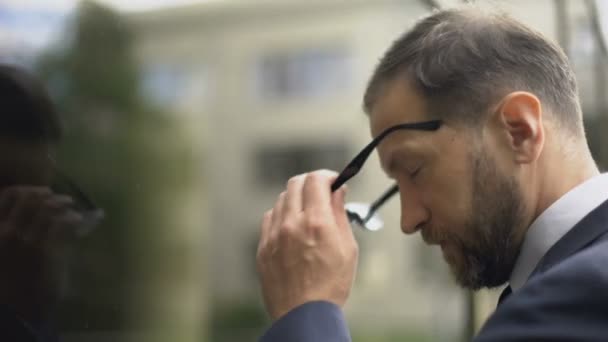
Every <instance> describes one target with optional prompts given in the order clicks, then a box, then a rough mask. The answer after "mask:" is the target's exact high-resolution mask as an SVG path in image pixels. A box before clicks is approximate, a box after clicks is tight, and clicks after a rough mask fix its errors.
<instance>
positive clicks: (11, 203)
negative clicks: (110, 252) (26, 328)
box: [0, 186, 82, 316]
mask: <svg viewBox="0 0 608 342" xmlns="http://www.w3.org/2000/svg"><path fill="white" fill-rule="evenodd" d="M81 222H82V217H81V215H80V214H78V213H77V212H75V211H74V209H72V199H71V198H70V197H69V196H65V195H58V194H55V193H53V192H52V191H51V190H50V189H48V188H46V187H38V186H11V187H7V188H5V189H3V190H2V191H0V279H2V282H1V283H0V302H2V303H3V304H8V305H10V306H12V307H14V308H15V309H17V310H18V311H21V314H22V315H26V316H31V315H35V314H36V313H35V312H34V311H36V310H39V311H43V310H44V306H45V305H48V304H49V303H50V302H51V301H53V300H55V299H56V298H55V297H56V296H58V295H59V291H60V290H61V289H60V286H61V284H60V282H61V281H62V280H63V279H62V277H63V276H64V272H65V264H66V262H67V245H68V242H69V241H70V240H71V239H72V238H73V234H72V229H73V228H74V227H75V226H76V225H78V224H79V223H81Z"/></svg>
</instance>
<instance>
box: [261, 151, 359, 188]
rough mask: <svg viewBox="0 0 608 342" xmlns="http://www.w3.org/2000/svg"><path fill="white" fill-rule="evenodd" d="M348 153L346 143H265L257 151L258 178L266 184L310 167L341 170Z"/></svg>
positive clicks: (274, 182)
mask: <svg viewBox="0 0 608 342" xmlns="http://www.w3.org/2000/svg"><path fill="white" fill-rule="evenodd" d="M348 155H349V154H348V148H347V147H346V144H344V143H330V144H322V145H321V144H319V145H287V146H285V145H283V146H280V145H278V144H277V145H271V146H263V147H261V148H259V150H258V152H257V153H256V154H255V158H256V159H255V169H256V176H257V180H258V181H259V182H260V184H262V185H266V186H267V185H271V186H274V185H284V184H285V182H286V181H287V180H288V179H289V178H291V177H292V176H294V175H297V174H300V173H304V172H308V171H311V170H316V169H331V170H340V169H342V168H343V167H344V165H345V164H346V163H347V162H348V160H347V159H348Z"/></svg>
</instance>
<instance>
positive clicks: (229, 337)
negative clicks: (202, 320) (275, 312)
mask: <svg viewBox="0 0 608 342" xmlns="http://www.w3.org/2000/svg"><path fill="white" fill-rule="evenodd" d="M269 325H270V321H269V319H268V316H267V315H266V313H265V311H264V308H263V307H262V305H261V303H258V302H256V301H244V302H239V303H217V304H216V305H214V310H213V315H212V317H211V324H210V328H211V341H214V342H232V341H255V340H257V339H258V338H259V337H260V336H261V334H262V333H263V332H264V329H265V328H267V327H268V326H269Z"/></svg>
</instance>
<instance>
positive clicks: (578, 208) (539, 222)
mask: <svg viewBox="0 0 608 342" xmlns="http://www.w3.org/2000/svg"><path fill="white" fill-rule="evenodd" d="M607 189H608V173H604V174H600V175H597V176H594V177H592V178H590V179H588V180H586V181H585V182H583V183H581V184H579V185H578V186H576V187H575V188H574V189H572V190H570V191H569V192H567V193H566V194H565V195H563V196H562V197H561V198H560V199H558V200H557V201H555V202H554V203H553V204H551V206H549V208H547V209H546V210H545V211H543V213H542V214H540V216H538V217H537V218H536V220H534V222H533V223H532V225H531V226H530V228H528V231H527V232H526V236H525V238H524V242H523V244H522V246H521V250H520V252H519V256H518V257H517V260H516V261H515V267H513V271H512V272H511V277H510V279H509V285H510V286H511V288H512V289H513V291H516V290H518V289H519V288H521V287H522V286H523V285H524V284H525V283H526V281H527V280H528V277H530V274H532V272H533V271H534V268H536V265H537V264H538V263H539V261H540V260H541V259H542V258H543V256H544V255H545V253H547V251H548V250H549V249H550V248H551V247H552V246H553V245H554V244H555V243H556V242H557V241H558V240H559V239H561V238H562V237H563V236H564V235H565V234H566V233H567V232H568V231H569V230H570V229H572V228H573V227H574V226H575V225H576V224H577V223H578V222H579V221H580V220H582V219H583V218H584V217H585V216H586V215H587V214H589V213H590V212H591V211H592V210H593V209H595V208H597V207H598V206H599V205H600V204H602V203H603V202H604V201H606V200H607V199H608V190H607Z"/></svg>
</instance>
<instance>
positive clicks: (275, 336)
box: [259, 301, 351, 342]
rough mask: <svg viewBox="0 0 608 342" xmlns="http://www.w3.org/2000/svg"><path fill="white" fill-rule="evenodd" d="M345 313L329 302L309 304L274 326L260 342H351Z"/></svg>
mask: <svg viewBox="0 0 608 342" xmlns="http://www.w3.org/2000/svg"><path fill="white" fill-rule="evenodd" d="M350 340H351V339H350V334H349V332H348V327H347V325H346V321H345V320H344V315H343V314H342V310H340V308H339V307H338V306H337V305H335V304H332V303H329V302H322V301H317V302H309V303H305V304H303V305H300V306H299V307H297V308H295V309H293V310H291V311H290V312H288V313H287V314H286V315H284V316H283V317H281V318H280V319H279V320H277V321H276V322H274V324H273V325H272V326H271V327H270V329H269V330H268V331H267V332H266V333H265V334H264V335H263V336H262V337H261V338H260V340H259V342H284V341H290V342H319V341H323V342H350Z"/></svg>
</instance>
